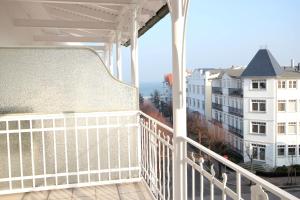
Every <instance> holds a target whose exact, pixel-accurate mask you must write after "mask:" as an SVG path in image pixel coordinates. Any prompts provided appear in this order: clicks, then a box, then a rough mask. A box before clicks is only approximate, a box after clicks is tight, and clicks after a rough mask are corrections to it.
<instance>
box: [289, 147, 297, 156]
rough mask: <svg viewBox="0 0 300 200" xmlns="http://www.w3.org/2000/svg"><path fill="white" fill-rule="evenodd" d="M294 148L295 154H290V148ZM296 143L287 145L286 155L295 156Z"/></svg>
mask: <svg viewBox="0 0 300 200" xmlns="http://www.w3.org/2000/svg"><path fill="white" fill-rule="evenodd" d="M292 148H293V149H294V150H295V154H293V155H292V154H290V149H292ZM296 148H297V145H288V147H287V155H288V156H296V155H297V149H296Z"/></svg>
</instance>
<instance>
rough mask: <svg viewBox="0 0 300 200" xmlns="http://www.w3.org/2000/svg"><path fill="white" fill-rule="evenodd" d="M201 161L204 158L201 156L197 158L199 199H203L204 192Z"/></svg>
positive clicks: (202, 161)
mask: <svg viewBox="0 0 300 200" xmlns="http://www.w3.org/2000/svg"><path fill="white" fill-rule="evenodd" d="M203 163H204V159H203V157H200V158H199V165H200V172H199V173H200V200H204V198H203V194H204V185H203V184H204V181H203Z"/></svg>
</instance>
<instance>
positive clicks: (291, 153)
mask: <svg viewBox="0 0 300 200" xmlns="http://www.w3.org/2000/svg"><path fill="white" fill-rule="evenodd" d="M299 69H300V66H297V67H295V66H290V67H281V66H280V65H279V64H278V62H277V61H276V59H275V58H274V57H273V56H272V54H271V53H270V51H269V50H267V49H261V50H259V51H258V52H257V54H256V55H255V56H254V58H253V59H252V60H251V62H250V63H249V65H248V66H247V67H246V68H242V67H231V68H229V69H223V70H218V71H217V70H206V71H204V70H202V69H197V70H194V71H193V73H192V75H191V76H190V77H189V78H187V107H188V110H189V111H192V112H193V111H196V112H199V113H200V114H202V115H203V116H205V117H206V119H208V120H210V121H212V122H213V123H214V124H216V125H218V126H220V127H222V130H223V131H224V134H225V140H226V142H227V143H228V144H229V145H230V146H231V147H232V148H233V149H234V150H235V151H236V152H238V153H240V154H241V155H243V157H244V161H245V162H249V161H250V160H251V158H252V159H253V160H254V161H256V163H261V164H262V165H264V166H266V167H271V168H273V167H277V166H283V165H286V166H289V165H293V164H300V70H299Z"/></svg>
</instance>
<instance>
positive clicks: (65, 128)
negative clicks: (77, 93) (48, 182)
mask: <svg viewBox="0 0 300 200" xmlns="http://www.w3.org/2000/svg"><path fill="white" fill-rule="evenodd" d="M63 119H64V146H65V165H66V166H65V167H66V173H67V176H66V178H67V185H69V161H68V137H67V123H66V117H64V118H63Z"/></svg>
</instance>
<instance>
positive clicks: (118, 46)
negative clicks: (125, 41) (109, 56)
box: [116, 31, 122, 81]
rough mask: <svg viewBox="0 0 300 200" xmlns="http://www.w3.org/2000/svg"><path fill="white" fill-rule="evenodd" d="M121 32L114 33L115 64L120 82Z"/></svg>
mask: <svg viewBox="0 0 300 200" xmlns="http://www.w3.org/2000/svg"><path fill="white" fill-rule="evenodd" d="M121 37H122V32H121V31H116V64H117V77H118V79H119V80H120V81H122V48H121Z"/></svg>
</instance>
